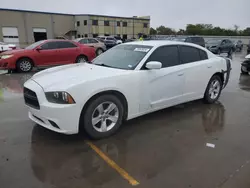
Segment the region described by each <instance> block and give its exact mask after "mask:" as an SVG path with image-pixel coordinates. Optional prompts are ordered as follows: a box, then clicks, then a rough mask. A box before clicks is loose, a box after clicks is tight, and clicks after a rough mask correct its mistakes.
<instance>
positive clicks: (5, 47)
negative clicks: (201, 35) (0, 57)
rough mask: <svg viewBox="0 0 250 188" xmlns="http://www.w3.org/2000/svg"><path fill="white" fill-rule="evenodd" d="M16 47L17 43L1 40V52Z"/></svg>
mask: <svg viewBox="0 0 250 188" xmlns="http://www.w3.org/2000/svg"><path fill="white" fill-rule="evenodd" d="M15 49H16V45H15V44H6V43H3V42H0V53H1V52H5V51H8V50H15Z"/></svg>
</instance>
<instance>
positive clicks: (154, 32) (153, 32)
mask: <svg viewBox="0 0 250 188" xmlns="http://www.w3.org/2000/svg"><path fill="white" fill-rule="evenodd" d="M149 33H150V35H156V34H157V31H156V30H155V29H154V28H153V27H151V28H150V31H149Z"/></svg>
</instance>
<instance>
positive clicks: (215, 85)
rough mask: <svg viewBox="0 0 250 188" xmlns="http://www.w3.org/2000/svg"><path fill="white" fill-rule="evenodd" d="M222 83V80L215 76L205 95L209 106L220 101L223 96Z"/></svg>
mask: <svg viewBox="0 0 250 188" xmlns="http://www.w3.org/2000/svg"><path fill="white" fill-rule="evenodd" d="M222 86H223V85H222V81H221V78H220V77H219V76H218V75H214V76H213V77H212V78H211V79H210V81H209V83H208V85H207V88H206V91H205V94H204V98H203V99H204V102H205V103H208V104H212V103H214V102H216V101H217V100H218V98H219V97H220V94H221V90H222Z"/></svg>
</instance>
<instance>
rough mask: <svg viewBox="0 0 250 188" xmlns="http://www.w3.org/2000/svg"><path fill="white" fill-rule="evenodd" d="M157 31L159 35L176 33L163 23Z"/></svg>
mask: <svg viewBox="0 0 250 188" xmlns="http://www.w3.org/2000/svg"><path fill="white" fill-rule="evenodd" d="M156 31H157V34H158V35H174V34H176V32H175V30H173V29H171V28H169V27H165V26H163V25H161V26H160V27H157V28H156Z"/></svg>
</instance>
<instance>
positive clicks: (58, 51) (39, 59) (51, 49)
mask: <svg viewBox="0 0 250 188" xmlns="http://www.w3.org/2000/svg"><path fill="white" fill-rule="evenodd" d="M95 56H96V55H95V49H94V48H91V47H88V46H84V45H81V44H79V43H76V42H73V41H69V40H67V41H66V40H43V41H39V42H36V43H34V44H32V45H30V46H28V47H26V48H25V49H20V50H12V51H7V52H4V53H1V54H0V70H17V71H19V72H29V71H31V70H32V68H33V67H50V66H56V65H65V64H70V63H79V62H86V61H91V60H92V59H94V58H95Z"/></svg>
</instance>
